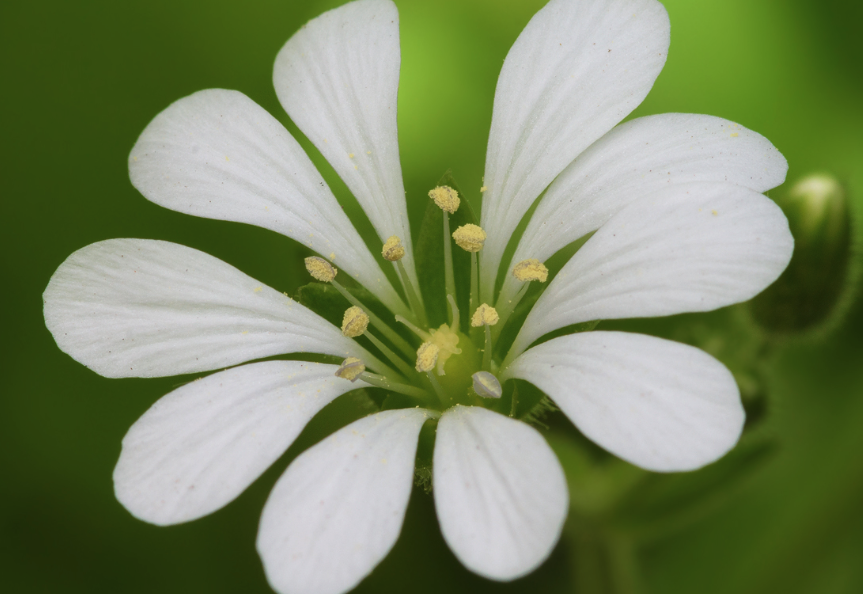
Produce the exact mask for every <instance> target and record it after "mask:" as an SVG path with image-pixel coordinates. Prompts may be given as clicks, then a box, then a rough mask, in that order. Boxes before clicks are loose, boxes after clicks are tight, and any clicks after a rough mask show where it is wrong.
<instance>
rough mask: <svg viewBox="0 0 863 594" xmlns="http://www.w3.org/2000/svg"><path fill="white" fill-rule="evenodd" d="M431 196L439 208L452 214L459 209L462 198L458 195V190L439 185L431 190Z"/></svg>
mask: <svg viewBox="0 0 863 594" xmlns="http://www.w3.org/2000/svg"><path fill="white" fill-rule="evenodd" d="M429 198H431V199H432V200H434V203H435V204H437V205H438V208H440V209H441V210H445V211H447V212H448V213H450V214H452V213H454V212H455V211H457V210H458V206H459V204H461V200H460V199H459V197H458V192H456V191H455V190H453V189H452V188H451V187H449V186H438V187H436V188H435V189H434V190H432V191H431V192H429Z"/></svg>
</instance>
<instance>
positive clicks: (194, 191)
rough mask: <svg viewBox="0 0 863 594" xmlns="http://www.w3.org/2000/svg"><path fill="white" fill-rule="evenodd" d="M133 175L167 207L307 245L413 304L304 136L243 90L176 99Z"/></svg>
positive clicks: (387, 299)
mask: <svg viewBox="0 0 863 594" xmlns="http://www.w3.org/2000/svg"><path fill="white" fill-rule="evenodd" d="M129 175H130V177H131V178H132V184H133V185H134V186H135V187H136V188H138V190H140V192H141V193H142V194H143V195H144V196H145V197H146V198H147V199H148V200H151V201H153V202H155V203H156V204H159V205H161V206H164V207H166V208H170V209H173V210H178V211H180V212H185V213H188V214H191V215H195V216H199V217H207V218H211V219H220V220H226V221H239V222H242V223H249V224H252V225H257V226H259V227H264V228H266V229H271V230H273V231H276V232H278V233H281V234H283V235H287V236H288V237H291V238H293V239H295V240H297V241H299V242H300V243H302V244H304V245H308V246H309V247H310V248H312V249H313V250H315V251H316V252H318V253H319V254H321V255H323V256H325V257H326V256H329V257H330V259H334V261H335V262H336V264H337V265H338V266H339V267H340V268H343V269H344V271H345V272H347V273H348V274H350V275H351V276H352V277H354V278H355V279H356V280H357V281H358V282H360V283H361V284H362V285H363V286H365V287H366V288H367V289H369V291H371V292H372V293H373V294H374V295H375V296H376V297H378V298H379V299H380V300H381V301H382V302H383V303H384V304H386V305H387V306H388V307H390V308H391V309H392V310H393V311H396V312H404V311H405V310H406V308H405V306H404V305H403V304H402V301H401V299H400V298H399V297H398V295H397V293H396V292H395V291H394V290H393V287H392V285H390V283H389V281H388V280H387V278H386V276H385V275H384V274H383V272H382V271H381V268H380V266H379V265H378V263H377V262H376V261H375V259H374V257H373V256H372V254H371V252H369V250H368V248H367V247H366V245H365V244H364V243H363V240H362V239H361V238H360V236H359V234H358V233H357V232H356V230H355V229H354V227H353V225H351V222H350V221H349V220H348V217H347V216H345V213H344V211H343V210H342V208H341V206H339V203H338V202H336V198H335V196H333V194H332V192H330V189H329V187H328V186H327V185H326V184H325V183H324V180H323V178H322V177H321V175H320V173H318V171H317V170H316V169H315V166H314V165H313V164H312V162H311V160H309V158H308V156H306V154H305V153H304V152H303V150H302V148H300V145H299V144H298V143H297V141H296V140H294V139H293V137H292V136H291V135H290V134H289V133H288V131H287V130H285V128H284V126H282V125H281V124H280V123H279V122H278V120H276V119H275V118H274V117H273V116H271V115H270V114H269V113H267V112H266V111H265V110H264V109H263V108H261V107H260V106H259V105H258V104H257V103H255V102H254V101H252V100H251V99H249V98H248V97H246V96H245V95H243V94H242V93H240V92H238V91H226V90H222V89H210V90H206V91H200V92H198V93H195V94H193V95H190V96H188V97H184V98H183V99H180V100H179V101H176V102H174V103H173V104H171V106H170V107H168V108H167V109H166V110H165V111H163V112H162V113H160V114H159V115H157V116H156V117H155V118H154V119H153V121H152V122H150V124H149V125H148V126H147V127H146V128H145V129H144V131H143V132H142V133H141V136H140V138H138V142H137V143H136V144H135V147H134V148H133V149H132V152H131V154H130V155H129ZM331 254H332V255H331Z"/></svg>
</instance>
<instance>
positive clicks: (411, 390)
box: [360, 373, 432, 402]
mask: <svg viewBox="0 0 863 594" xmlns="http://www.w3.org/2000/svg"><path fill="white" fill-rule="evenodd" d="M360 379H361V380H363V381H364V382H366V383H367V384H371V385H372V386H376V387H378V388H384V389H385V390H391V391H393V392H398V393H399V394H404V395H405V396H411V397H413V398H420V399H422V400H423V401H425V402H432V399H431V394H429V393H428V392H426V391H425V390H422V389H420V388H416V387H414V386H408V385H406V384H400V383H398V382H391V381H390V380H389V379H387V378H386V377H384V376H382V375H375V374H373V373H363V374H362V375H361V376H360Z"/></svg>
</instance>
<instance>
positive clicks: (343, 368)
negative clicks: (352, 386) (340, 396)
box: [336, 357, 366, 382]
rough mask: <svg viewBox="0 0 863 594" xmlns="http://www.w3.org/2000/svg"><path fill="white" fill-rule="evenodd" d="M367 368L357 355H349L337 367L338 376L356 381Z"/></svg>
mask: <svg viewBox="0 0 863 594" xmlns="http://www.w3.org/2000/svg"><path fill="white" fill-rule="evenodd" d="M365 370H366V366H365V365H363V362H362V361H361V360H360V359H357V358H356V357H348V358H347V359H345V360H344V361H342V364H341V365H340V366H339V368H338V369H336V377H340V378H343V379H346V380H350V381H352V382H355V381H357V378H359V377H360V375H362V373H363V372H364V371H365Z"/></svg>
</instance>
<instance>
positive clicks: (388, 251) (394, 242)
mask: <svg viewBox="0 0 863 594" xmlns="http://www.w3.org/2000/svg"><path fill="white" fill-rule="evenodd" d="M381 255H382V256H383V257H384V259H385V260H389V261H390V262H393V263H394V264H395V265H396V271H397V272H398V273H399V278H401V281H402V285H403V286H404V288H405V294H406V295H407V298H408V303H409V304H410V306H411V311H413V313H414V315H416V317H417V321H418V322H419V323H420V324H421V325H423V326H425V325H427V324H428V321H427V320H426V312H425V308H424V307H423V305H422V301H420V298H419V296H418V295H417V293H416V291H414V286H413V283H412V282H411V279H410V277H409V276H408V273H407V271H406V270H405V267H404V265H403V264H402V262H401V259H402V258H404V256H405V248H404V246H403V245H402V240H401V239H399V238H398V237H397V236H395V235H392V236H391V237H390V238H389V239H387V241H386V243H384V247H383V249H381Z"/></svg>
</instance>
